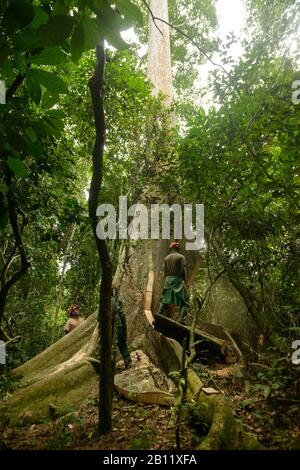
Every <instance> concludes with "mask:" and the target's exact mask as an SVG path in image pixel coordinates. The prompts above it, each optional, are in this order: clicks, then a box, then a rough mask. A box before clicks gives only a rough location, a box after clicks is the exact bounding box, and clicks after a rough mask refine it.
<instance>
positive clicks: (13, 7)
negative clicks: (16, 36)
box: [3, 0, 34, 31]
mask: <svg viewBox="0 0 300 470" xmlns="http://www.w3.org/2000/svg"><path fill="white" fill-rule="evenodd" d="M33 18H34V9H33V7H32V5H30V3H29V2H27V1H25V0H17V1H16V2H13V3H11V4H10V5H9V7H8V8H7V9H6V11H5V12H4V15H3V25H4V27H5V29H6V30H7V31H14V30H16V29H20V28H24V27H25V26H27V25H28V24H30V23H31V21H32V20H33Z"/></svg>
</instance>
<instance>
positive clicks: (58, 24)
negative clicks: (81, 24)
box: [38, 15, 75, 46]
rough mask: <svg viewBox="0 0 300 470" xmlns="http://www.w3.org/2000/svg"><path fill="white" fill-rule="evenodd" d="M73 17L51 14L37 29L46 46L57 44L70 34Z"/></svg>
mask: <svg viewBox="0 0 300 470" xmlns="http://www.w3.org/2000/svg"><path fill="white" fill-rule="evenodd" d="M74 22H75V19H74V18H73V17H72V16H68V15H55V16H52V17H51V18H50V19H49V21H48V23H47V24H45V25H42V26H40V27H39V29H38V34H39V37H40V38H41V40H42V41H43V43H44V44H45V45H46V46H58V45H60V44H62V43H63V42H64V41H65V40H66V39H67V38H68V37H69V35H70V34H71V31H72V28H73V26H74Z"/></svg>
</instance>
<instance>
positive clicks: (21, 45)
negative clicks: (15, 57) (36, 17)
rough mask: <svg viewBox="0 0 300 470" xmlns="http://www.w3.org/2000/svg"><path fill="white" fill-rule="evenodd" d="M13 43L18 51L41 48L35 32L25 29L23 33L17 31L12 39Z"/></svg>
mask: <svg viewBox="0 0 300 470" xmlns="http://www.w3.org/2000/svg"><path fill="white" fill-rule="evenodd" d="M13 43H14V46H15V48H16V49H17V50H18V51H28V50H30V49H36V48H38V47H40V46H41V43H40V39H39V38H38V36H37V34H36V31H35V30H34V29H31V28H30V29H28V28H27V29H26V30H25V31H19V32H18V33H17V34H16V35H15V36H14V37H13Z"/></svg>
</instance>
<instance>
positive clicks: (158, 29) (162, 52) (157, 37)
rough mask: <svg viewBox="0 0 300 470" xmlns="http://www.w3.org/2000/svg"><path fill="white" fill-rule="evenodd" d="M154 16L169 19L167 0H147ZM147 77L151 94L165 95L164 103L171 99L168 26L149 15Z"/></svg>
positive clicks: (167, 103) (167, 105) (170, 102)
mask: <svg viewBox="0 0 300 470" xmlns="http://www.w3.org/2000/svg"><path fill="white" fill-rule="evenodd" d="M149 8H150V10H151V11H152V13H153V14H154V16H156V17H158V18H161V19H163V20H165V21H166V22H168V21H169V10H168V0H149ZM148 46H149V48H148V78H149V80H150V81H151V82H152V83H153V85H154V90H153V94H154V96H157V95H158V94H159V93H163V94H164V95H165V105H166V107H170V106H171V104H172V100H173V86H172V72H171V70H172V69H171V45H170V28H169V26H168V25H167V24H165V23H161V22H160V24H159V25H157V24H155V23H154V21H153V19H152V17H151V15H149V43H148Z"/></svg>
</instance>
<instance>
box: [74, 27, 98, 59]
mask: <svg viewBox="0 0 300 470" xmlns="http://www.w3.org/2000/svg"><path fill="white" fill-rule="evenodd" d="M101 36H102V35H101V30H100V26H99V25H98V24H97V22H96V21H95V20H93V19H91V18H84V19H83V20H82V22H81V23H80V24H79V25H78V27H77V28H76V29H75V31H74V33H73V36H72V40H71V54H72V58H73V60H74V61H76V62H77V61H78V60H79V59H80V57H81V55H82V53H83V51H85V50H89V49H92V48H94V47H95V46H96V45H97V44H98V43H99V40H100V38H101Z"/></svg>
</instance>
